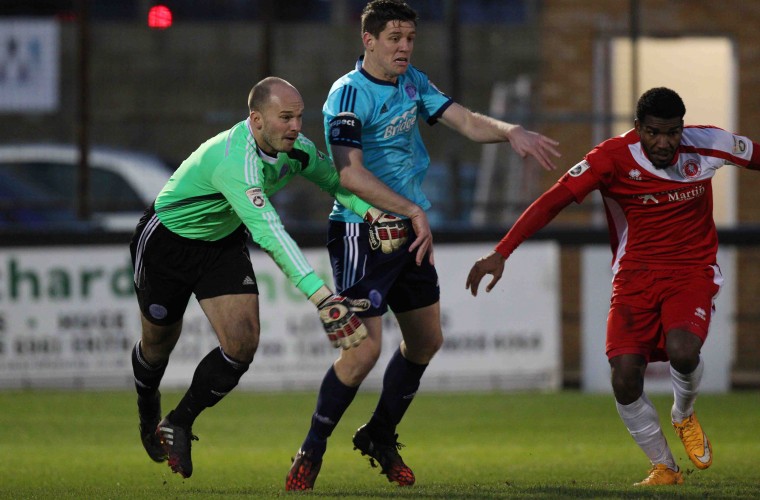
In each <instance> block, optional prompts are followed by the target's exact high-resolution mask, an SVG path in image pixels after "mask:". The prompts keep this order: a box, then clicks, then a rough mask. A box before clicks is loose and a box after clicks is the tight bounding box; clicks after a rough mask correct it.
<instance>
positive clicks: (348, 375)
mask: <svg viewBox="0 0 760 500" xmlns="http://www.w3.org/2000/svg"><path fill="white" fill-rule="evenodd" d="M379 357H380V345H379V343H375V342H373V341H372V340H371V339H369V338H368V339H366V340H365V341H364V342H362V343H361V345H359V347H355V348H353V349H348V350H345V351H341V353H340V357H339V358H338V360H337V361H336V362H335V373H336V374H337V376H338V379H340V381H341V382H343V383H344V384H346V385H347V386H349V387H356V386H358V385H360V384H361V383H362V382H363V381H364V379H365V378H367V375H369V372H370V371H372V368H374V366H375V364H376V363H377V360H378V358H379Z"/></svg>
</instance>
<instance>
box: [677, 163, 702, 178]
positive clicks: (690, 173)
mask: <svg viewBox="0 0 760 500" xmlns="http://www.w3.org/2000/svg"><path fill="white" fill-rule="evenodd" d="M701 172H702V167H701V166H700V165H699V163H698V162H697V161H696V160H687V161H686V162H684V164H683V165H681V175H682V176H683V177H684V178H686V179H693V178H695V177H698V176H699V174H700V173H701Z"/></svg>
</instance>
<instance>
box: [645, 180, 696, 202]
mask: <svg viewBox="0 0 760 500" xmlns="http://www.w3.org/2000/svg"><path fill="white" fill-rule="evenodd" d="M705 191H706V189H705V186H704V185H703V184H699V185H696V186H691V187H689V188H688V189H675V190H673V191H665V192H659V193H651V194H640V195H637V196H636V198H638V199H640V200H641V204H642V205H648V204H649V203H653V204H657V203H660V202H663V203H670V202H680V201H689V200H695V199H697V198H699V197H700V196H702V195H703V194H705Z"/></svg>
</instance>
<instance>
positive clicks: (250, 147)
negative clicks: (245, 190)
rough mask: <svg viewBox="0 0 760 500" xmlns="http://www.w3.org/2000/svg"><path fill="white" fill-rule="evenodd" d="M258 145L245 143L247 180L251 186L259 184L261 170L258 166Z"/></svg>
mask: <svg viewBox="0 0 760 500" xmlns="http://www.w3.org/2000/svg"><path fill="white" fill-rule="evenodd" d="M256 156H257V155H256V146H255V144H251V143H250V142H249V143H248V144H246V145H245V167H244V168H245V182H246V184H248V185H249V186H258V185H259V170H258V169H257V168H256Z"/></svg>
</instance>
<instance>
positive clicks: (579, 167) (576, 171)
mask: <svg viewBox="0 0 760 500" xmlns="http://www.w3.org/2000/svg"><path fill="white" fill-rule="evenodd" d="M589 168H591V165H589V164H588V162H587V161H586V160H583V161H581V162H580V163H576V164H575V166H574V167H573V168H571V169H570V170H568V171H567V173H568V175H570V177H578V176H579V175H581V174H582V173H583V172H585V171H586V170H588V169H589Z"/></svg>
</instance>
